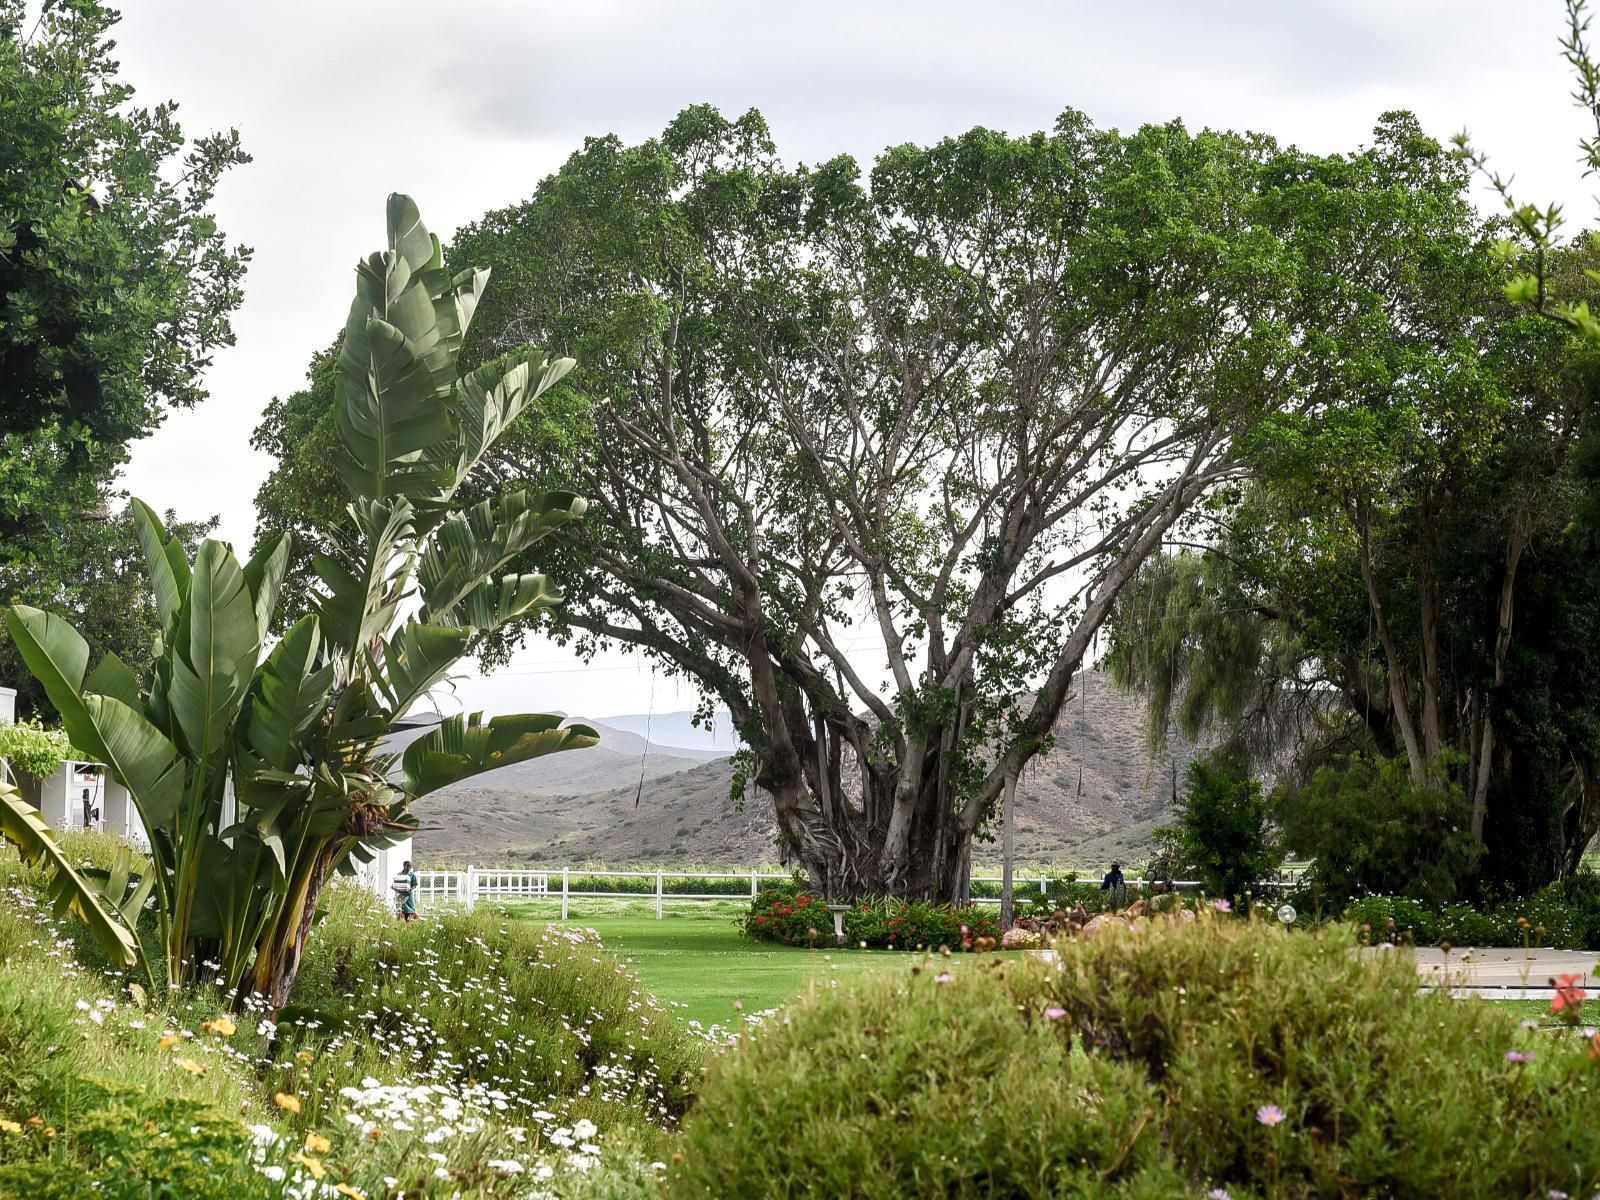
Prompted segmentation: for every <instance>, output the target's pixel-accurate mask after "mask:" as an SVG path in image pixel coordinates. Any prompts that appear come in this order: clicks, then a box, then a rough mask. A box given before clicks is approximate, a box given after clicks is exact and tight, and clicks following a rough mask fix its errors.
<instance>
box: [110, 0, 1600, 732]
mask: <svg viewBox="0 0 1600 1200" xmlns="http://www.w3.org/2000/svg"><path fill="white" fill-rule="evenodd" d="M124 9H125V16H124V20H123V23H122V24H121V26H120V27H119V28H118V31H117V34H116V36H117V39H118V42H119V48H120V54H119V57H120V59H121V61H122V65H123V76H124V78H125V79H126V81H128V82H129V83H131V84H133V85H134V86H135V87H136V88H137V89H138V91H139V94H140V97H141V99H143V100H144V101H145V102H149V103H153V102H155V101H157V100H160V99H167V98H170V99H174V100H177V101H178V102H179V105H180V117H181V118H182V120H183V122H184V125H185V128H186V129H187V130H188V131H189V132H190V134H191V135H193V134H197V133H201V132H205V131H208V130H211V129H215V128H222V127H227V126H236V127H237V128H238V129H239V130H240V133H241V134H242V135H243V139H244V144H245V147H246V148H247V149H248V150H249V152H250V153H251V154H252V155H254V156H255V161H254V162H253V163H252V164H251V165H249V166H247V167H244V168H241V169H239V170H237V171H235V172H234V173H233V174H232V175H231V176H230V177H229V178H228V179H227V180H226V181H225V182H224V183H223V185H222V190H221V192H220V194H219V196H218V200H217V214H218V216H219V218H220V220H221V223H222V225H223V227H224V228H225V229H226V230H227V232H228V233H229V235H230V237H231V238H232V239H234V240H237V241H242V242H244V243H246V244H247V245H250V246H252V247H253V248H254V250H255V260H254V263H253V265H252V266H251V269H250V273H249V276H248V277H247V279H246V281H245V302H244V306H243V308H242V309H241V310H240V312H239V313H238V315H237V318H236V320H235V328H236V331H237V334H238V345H237V346H236V347H234V348H233V349H231V350H226V351H223V352H222V353H220V354H219V355H218V356H217V359H216V363H215V366H214V367H213V369H212V371H211V373H210V377H209V381H208V382H209V386H210V390H211V399H210V400H209V401H208V402H206V403H205V404H204V405H203V406H202V407H200V408H199V409H197V410H195V411H193V412H191V413H184V414H180V415H177V416H174V417H171V418H169V419H168V421H167V423H166V425H165V427H164V428H162V429H161V430H160V431H159V432H158V433H157V434H156V435H154V436H153V437H151V438H149V439H147V440H146V441H144V442H141V443H139V444H138V445H137V446H136V447H135V448H134V452H133V461H132V463H131V465H130V466H129V468H128V470H127V473H126V477H125V481H124V484H125V486H126V487H127V488H129V489H130V490H131V491H132V492H133V493H134V494H135V495H137V496H140V497H142V498H143V499H145V500H146V501H148V502H150V503H151V504H153V505H154V506H155V507H156V508H157V509H162V508H166V507H172V508H175V509H177V510H178V511H179V512H180V513H182V514H184V515H185V516H202V515H209V514H212V513H216V514H218V515H219V516H220V517H221V520H222V525H221V534H220V535H221V536H223V537H225V538H228V539H230V540H232V541H234V542H235V543H236V544H237V545H239V546H240V547H241V548H244V547H247V546H248V544H249V542H250V540H251V535H252V533H253V529H254V517H253V509H252V502H253V497H254V494H255V490H256V488H257V487H258V486H259V484H260V482H261V480H262V478H263V477H264V476H265V475H266V472H267V470H268V467H269V463H268V462H267V461H266V460H265V459H264V458H263V457H262V456H260V455H258V454H256V453H255V452H254V451H252V450H251V449H250V446H249V439H250V432H251V430H252V429H253V428H254V426H255V424H256V421H257V420H258V418H259V415H260V412H261V409H262V407H263V405H264V404H265V403H266V401H267V400H268V399H269V398H270V397H272V396H274V395H278V394H282V393H284V392H287V391H292V390H294V389H295V388H296V387H298V386H299V384H300V382H301V380H302V378H303V375H304V371H305V366H306V363H307V360H308V359H309V357H310V355H311V353H312V351H313V350H314V349H316V348H318V347H320V346H324V345H326V344H327V343H328V342H329V341H330V340H331V339H332V337H333V335H334V334H335V332H336V331H337V329H338V327H339V326H340V324H341V323H342V321H343V319H344V315H345V312H346V309H347V308H348V305H349V298H350V294H351V283H352V278H351V272H352V268H353V266H354V264H355V262H356V260H357V259H358V258H359V257H360V256H361V255H363V254H366V253H368V252H370V251H371V250H373V249H375V248H377V247H378V246H379V245H380V243H381V241H382V237H383V201H384V197H385V196H386V195H387V194H388V193H389V192H391V191H405V192H409V193H410V194H411V195H412V196H414V197H415V198H416V199H417V202H418V203H419V205H420V206H421V209H422V213H423V217H424V219H425V220H426V221H427V222H428V223H429V225H430V226H432V227H433V228H434V229H435V230H436V231H437V232H439V233H440V234H441V236H445V237H448V235H449V233H450V232H451V231H452V230H454V229H455V228H456V227H457V226H458V225H461V224H463V223H465V222H467V221H470V220H472V219H473V218H475V217H477V216H478V215H480V214H481V213H483V212H484V211H485V210H488V209H491V208H497V207H501V206H504V205H507V204H512V203H515V202H516V201H518V200H521V199H523V198H524V197H526V196H527V195H529V194H530V193H531V192H532V191H533V189H534V186H535V185H536V184H537V183H538V181H539V180H540V179H541V178H542V177H544V176H545V175H547V174H549V173H550V172H551V171H553V170H554V169H556V168H557V167H558V166H559V165H560V163H561V162H562V160H563V159H565V157H566V156H567V155H568V154H570V153H571V152H572V151H573V150H575V149H576V148H577V147H578V145H579V144H580V142H581V141H582V139H583V138H584V137H585V136H588V135H593V134H604V133H610V132H615V133H619V134H621V135H622V136H623V137H624V138H626V139H628V140H629V141H637V140H640V139H643V138H645V137H648V136H650V135H652V134H654V133H658V132H659V131H660V130H661V129H662V127H663V126H664V125H665V124H666V123H667V121H668V120H670V119H671V117H672V116H673V115H674V114H675V113H677V112H678V111H679V110H680V109H682V108H683V107H684V106H686V105H689V104H693V103H699V102H702V101H709V102H711V103H713V104H715V105H717V106H719V107H720V108H722V109H723V110H724V111H725V112H728V113H738V112H743V111H744V110H745V109H747V108H750V107H756V108H759V109H760V110H761V111H762V112H763V113H764V114H765V115H766V117H767V119H768V121H769V123H770V124H771V127H772V129H773V132H774V135H775V137H776V139H777V142H778V146H779V149H780V151H781V152H782V153H783V154H784V156H785V157H786V158H788V159H790V160H792V161H805V162H816V161H820V160H822V159H825V158H828V157H831V156H833V155H834V154H837V153H840V152H849V153H852V154H854V155H856V156H857V157H858V158H859V159H860V160H861V161H862V162H863V164H868V163H870V162H871V160H872V158H873V156H874V155H875V154H877V153H878V152H879V151H880V150H882V149H883V148H884V147H885V146H889V145H894V144H897V143H901V142H907V141H916V142H927V141H932V140H935V139H937V138H939V137H942V136H944V135H946V134H951V133H956V132H959V131H961V130H963V129H967V128H969V127H971V126H973V125H985V126H989V127H991V128H996V129H1002V130H1005V131H1007V132H1010V133H1018V134H1020V133H1025V132H1029V131H1032V130H1035V129H1040V128H1046V127H1048V126H1049V125H1050V123H1051V122H1052V120H1053V119H1054V117H1055V116H1056V114H1057V113H1059V112H1060V111H1061V110H1062V109H1063V108H1066V107H1072V108H1078V109H1081V110H1083V111H1084V112H1086V113H1088V114H1089V116H1090V117H1092V118H1093V119H1094V120H1095V121H1096V122H1097V123H1100V124H1102V125H1110V126H1116V127H1119V128H1124V129H1128V128H1132V127H1135V126H1138V125H1140V124H1143V123H1145V122H1148V121H1165V120H1168V119H1170V118H1172V117H1174V116H1177V117H1182V118H1183V119H1184V121H1185V122H1187V123H1188V124H1189V125H1190V126H1191V127H1199V126H1211V127H1216V128H1229V129H1245V128H1251V129H1257V130H1261V131H1263V132H1267V133H1270V134H1273V135H1274V136H1276V137H1277V138H1278V139H1279V140H1280V141H1283V142H1289V143H1294V144H1297V145H1299V146H1301V147H1303V148H1306V149H1309V150H1316V151H1335V150H1343V149H1348V148H1352V147H1354V146H1356V145H1358V144H1360V143H1361V142H1362V141H1363V140H1365V138H1366V137H1367V135H1368V133H1369V132H1370V130H1371V128H1372V126H1373V123H1374V121H1375V119H1376V118H1377V116H1378V115H1379V114H1380V113H1382V112H1384V111H1385V110H1388V109H1393V108H1409V109H1412V110H1414V111H1415V112H1417V113H1418V115H1419V116H1420V117H1421V119H1422V122H1423V124H1424V126H1425V127H1426V128H1427V129H1428V130H1429V131H1430V132H1432V133H1434V134H1435V135H1436V136H1438V137H1441V138H1447V137H1448V136H1449V135H1451V134H1453V133H1454V132H1456V131H1457V130H1459V129H1462V128H1463V127H1465V128H1468V129H1470V131H1471V133H1472V135H1473V137H1474V140H1475V141H1476V142H1477V143H1478V144H1479V145H1480V147H1481V148H1483V149H1484V150H1486V151H1487V152H1488V153H1489V154H1490V156H1491V158H1492V159H1493V161H1494V163H1495V165H1497V166H1498V167H1499V168H1501V169H1502V170H1505V171H1512V170H1514V171H1515V172H1516V176H1517V184H1518V191H1519V193H1521V194H1522V195H1523V196H1524V197H1525V198H1526V199H1528V200H1531V201H1538V202H1540V203H1544V202H1548V201H1551V200H1559V201H1562V202H1564V203H1565V204H1566V205H1567V208H1568V212H1569V214H1570V215H1571V216H1572V217H1573V218H1574V219H1575V220H1576V221H1582V222H1585V223H1586V222H1588V221H1589V220H1590V219H1591V217H1592V216H1593V212H1594V209H1593V200H1592V199H1591V198H1590V197H1591V196H1592V194H1593V193H1592V192H1591V190H1590V188H1589V187H1588V185H1587V184H1586V183H1585V181H1584V180H1583V179H1582V177H1581V172H1580V169H1579V167H1578V164H1577V150H1576V143H1577V140H1578V138H1579V137H1580V136H1582V135H1583V134H1584V133H1585V132H1586V129H1585V124H1584V118H1583V115H1582V114H1581V113H1580V112H1579V111H1578V110H1577V109H1575V108H1574V107H1573V106H1572V104H1571V102H1570V99H1569V96H1568V93H1569V91H1570V90H1571V88H1570V83H1569V77H1568V75H1567V73H1566V69H1565V67H1564V64H1563V63H1562V62H1561V60H1560V57H1559V47H1558V44H1557V41H1558V38H1559V36H1560V35H1561V33H1562V32H1563V29H1564V24H1563V17H1562V11H1561V9H1562V6H1561V4H1560V3H1559V0H1254V2H1252V0H1120V2H1119V3H1107V2H1106V0H1089V2H1083V0H1056V2H1054V3H1043V2H1042V3H1008V2H1006V0H987V2H986V3H978V4H974V3H971V2H970V0H962V2H958V3H932V2H927V0H924V2H922V3H911V2H909V0H907V2H904V3H894V2H891V0H848V2H833V0H808V2H807V3H804V4H800V3H793V2H791V3H778V2H773V0H766V2H760V3H758V2H754V0H746V3H743V4H740V3H732V2H717V0H675V2H673V3H661V2H660V0H654V2H652V0H564V2H562V3H550V2H547V0H521V2H511V0H500V2H495V0H457V3H454V4H444V3H433V4H421V3H416V2H414V0H388V2H387V3H381V4H380V3H369V2H367V0H320V2H318V3H306V2H304V0H277V2H276V3H272V4H231V3H218V0H192V2H191V0H124ZM1591 132H1592V131H1591ZM1486 203H1487V201H1486ZM459 695H460V698H461V700H462V701H464V702H465V703H466V704H467V705H468V706H470V707H488V708H489V709H491V710H498V711H507V710H521V709H562V710H565V711H568V712H579V713H584V714H587V715H590V716H605V715H609V714H614V713H627V712H642V711H644V710H645V708H646V707H647V706H649V705H651V704H652V703H653V705H654V707H655V708H656V709H657V710H658V711H662V710H665V709H668V708H683V707H688V706H689V697H688V695H687V693H686V692H684V691H683V690H682V689H680V688H677V687H674V686H672V685H670V684H669V683H668V682H667V681H665V680H659V681H655V682H654V683H653V682H652V678H651V674H650V672H649V670H648V668H645V667H643V666H641V665H640V664H638V663H636V662H634V661H633V660H632V659H630V658H626V657H623V656H620V655H618V656H616V657H614V658H610V659H606V660H603V661H601V662H598V663H596V664H594V665H592V666H589V667H586V668H585V667H579V666H578V665H577V664H576V663H575V662H574V661H573V660H572V659H571V658H570V657H569V656H568V655H566V654H565V653H564V652H563V651H561V650H560V649H559V648H557V647H555V646H552V645H550V644H547V643H530V645H529V647H528V648H527V650H526V651H525V652H524V653H523V655H522V656H521V658H520V659H519V661H518V663H517V664H516V665H515V666H514V667H513V669H512V670H511V671H510V672H508V673H506V674H504V675H502V676H500V677H497V678H495V679H490V680H482V679H477V678H469V679H468V680H466V681H464V682H463V683H462V685H461V689H460V693H459Z"/></svg>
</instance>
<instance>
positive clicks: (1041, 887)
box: [1039, 870, 1050, 896]
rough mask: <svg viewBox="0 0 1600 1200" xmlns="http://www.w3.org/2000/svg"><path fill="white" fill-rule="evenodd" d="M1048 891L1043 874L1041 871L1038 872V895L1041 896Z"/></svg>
mask: <svg viewBox="0 0 1600 1200" xmlns="http://www.w3.org/2000/svg"><path fill="white" fill-rule="evenodd" d="M1049 890H1050V888H1049V887H1048V886H1047V885H1046V883H1045V873H1044V871H1043V870H1041V871H1040V872H1039V895H1041V896H1043V895H1044V894H1045V893H1046V892H1048V891H1049Z"/></svg>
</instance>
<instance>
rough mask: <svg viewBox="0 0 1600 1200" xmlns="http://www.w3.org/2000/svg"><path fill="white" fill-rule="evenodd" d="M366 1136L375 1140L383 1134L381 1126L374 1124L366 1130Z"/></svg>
mask: <svg viewBox="0 0 1600 1200" xmlns="http://www.w3.org/2000/svg"><path fill="white" fill-rule="evenodd" d="M367 1136H368V1137H369V1138H371V1139H372V1140H373V1141H377V1140H378V1139H379V1138H381V1137H382V1136H383V1126H382V1125H374V1126H373V1127H372V1128H371V1129H369V1130H367Z"/></svg>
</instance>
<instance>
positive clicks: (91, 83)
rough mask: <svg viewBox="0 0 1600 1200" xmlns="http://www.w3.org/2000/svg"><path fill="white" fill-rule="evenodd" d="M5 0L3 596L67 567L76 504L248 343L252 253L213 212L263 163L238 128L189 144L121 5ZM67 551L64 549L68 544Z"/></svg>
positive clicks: (91, 495) (0, 151) (1, 47)
mask: <svg viewBox="0 0 1600 1200" xmlns="http://www.w3.org/2000/svg"><path fill="white" fill-rule="evenodd" d="M37 7H38V6H35V5H29V4H26V3H24V2H23V0H0V129H3V130H4V131H5V135H4V137H0V594H7V595H9V594H10V593H11V592H12V591H14V590H15V589H16V588H18V587H19V586H21V584H20V583H19V581H18V579H17V578H16V577H15V576H14V575H13V574H12V572H13V571H18V570H20V571H22V572H24V574H25V576H26V577H27V578H28V579H33V580H37V579H39V578H40V577H41V576H42V575H44V574H46V573H49V572H54V573H55V575H56V577H57V578H58V579H61V580H67V579H68V575H67V571H68V570H69V569H70V568H71V566H72V565H73V564H72V561H71V559H70V555H71V553H72V550H71V548H70V547H68V546H66V545H65V544H64V543H65V542H66V541H68V540H70V539H69V538H68V537H67V535H66V531H67V530H68V529H69V527H70V525H71V523H72V520H73V517H74V514H76V513H79V512H94V511H96V510H98V509H99V508H100V507H101V504H102V500H103V493H104V491H105V489H106V487H107V486H108V484H109V483H110V481H111V479H112V478H113V476H114V474H115V472H116V471H117V469H118V468H119V467H120V466H121V465H122V464H123V463H124V462H125V461H126V459H127V447H128V444H129V443H130V442H132V441H134V440H136V439H138V438H140V437H143V436H144V435H146V434H148V433H149V432H150V431H151V430H153V429H155V428H156V426H157V425H159V424H160V423H161V420H162V418H163V416H164V414H165V413H166V412H168V411H170V410H171V409H173V408H185V407H189V406H191V405H193V404H195V403H196V402H198V401H199V400H200V399H201V398H203V397H204V395H205V391H204V387H203V384H202V376H203V373H204V370H205V368H206V366H207V365H208V364H209V362H210V357H211V354H212V352H213V351H214V350H215V349H216V347H218V346H225V345H229V344H231V343H232V340H233V331H232V328H231V326H230V324H229V315H230V314H231V313H232V311H233V310H234V309H235V308H236V307H237V306H238V304H239V301H240V297H241V293H240V281H241V279H242V276H243V273H244V267H245V263H246V261H247V260H248V258H249V251H248V250H246V249H245V248H244V247H242V246H230V245H228V243H227V241H226V239H225V237H224V235H223V233H222V232H221V230H219V229H218V227H217V223H216V221H215V219H214V218H213V217H212V215H211V213H210V207H211V202H212V196H213V193H214V191H215V188H216V185H217V181H218V179H219V178H220V177H221V175H222V174H223V173H224V172H225V171H226V170H227V169H228V168H229V167H232V166H234V165H236V164H239V163H243V162H247V161H249V159H248V156H247V155H245V154H244V152H243V151H242V150H241V149H240V146H239V138H238V134H237V133H236V132H234V131H232V130H230V131H228V132H227V133H221V134H213V135H210V136H207V137H203V138H200V139H198V140H197V141H194V142H193V143H190V142H188V141H186V140H185V137H184V134H183V131H182V129H181V128H180V126H179V125H178V122H177V119H176V115H175V114H176V107H177V106H176V105H175V104H173V103H171V102H163V103H160V104H157V105H155V106H154V107H144V106H141V105H138V104H136V103H135V101H134V92H133V88H132V87H131V86H130V85H129V84H128V83H126V82H124V81H122V80H121V79H119V78H118V75H117V63H116V61H115V60H114V59H113V58H112V53H113V50H114V47H115V43H114V42H113V41H112V40H111V38H110V36H109V35H110V31H111V29H112V27H113V25H114V24H115V22H116V20H117V14H116V13H115V12H114V11H112V10H111V9H109V8H106V7H104V6H103V5H101V4H99V3H96V2H95V0H55V2H51V3H46V4H45V5H43V11H42V13H40V14H39V15H37V17H36V18H34V17H30V15H29V10H30V9H35V8H37ZM64 555H65V556H66V557H63V556H64Z"/></svg>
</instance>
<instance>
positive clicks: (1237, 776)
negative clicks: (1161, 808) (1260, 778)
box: [1178, 754, 1283, 899]
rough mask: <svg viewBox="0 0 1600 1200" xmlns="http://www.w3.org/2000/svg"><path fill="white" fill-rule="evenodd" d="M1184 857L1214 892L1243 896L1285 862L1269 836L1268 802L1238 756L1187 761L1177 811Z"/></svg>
mask: <svg viewBox="0 0 1600 1200" xmlns="http://www.w3.org/2000/svg"><path fill="white" fill-rule="evenodd" d="M1178 832H1179V839H1180V842H1181V845H1182V848H1183V854H1182V857H1183V858H1184V859H1185V860H1186V861H1187V862H1189V863H1192V864H1193V865H1194V867H1195V868H1196V869H1197V870H1198V871H1199V872H1200V879H1201V881H1202V882H1203V883H1204V884H1205V887H1206V890H1207V891H1208V892H1210V893H1211V894H1212V895H1214V896H1225V897H1229V898H1234V899H1236V898H1239V897H1242V896H1243V895H1244V894H1245V893H1246V892H1247V891H1248V890H1249V888H1250V885H1251V884H1253V883H1255V882H1256V880H1258V879H1260V878H1262V877H1263V876H1265V875H1266V874H1267V873H1268V872H1269V871H1271V870H1273V869H1274V868H1275V867H1276V866H1277V865H1278V864H1279V863H1280V862H1282V861H1283V855H1282V854H1280V853H1278V851H1277V850H1276V849H1274V847H1273V846H1272V844H1271V842H1270V839H1269V838H1268V836H1267V802H1266V799H1265V798H1264V797H1263V796H1262V794H1261V784H1260V783H1258V782H1256V781H1255V780H1253V779H1251V778H1250V773H1249V763H1248V762H1247V761H1246V760H1245V759H1244V758H1243V757H1241V756H1238V755H1232V754H1217V755H1214V756H1212V757H1211V758H1209V759H1201V758H1197V759H1195V760H1194V761H1193V762H1191V763H1190V764H1189V779H1188V791H1187V794H1186V795H1185V796H1184V799H1183V804H1182V807H1181V808H1180V810H1179V814H1178Z"/></svg>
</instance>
